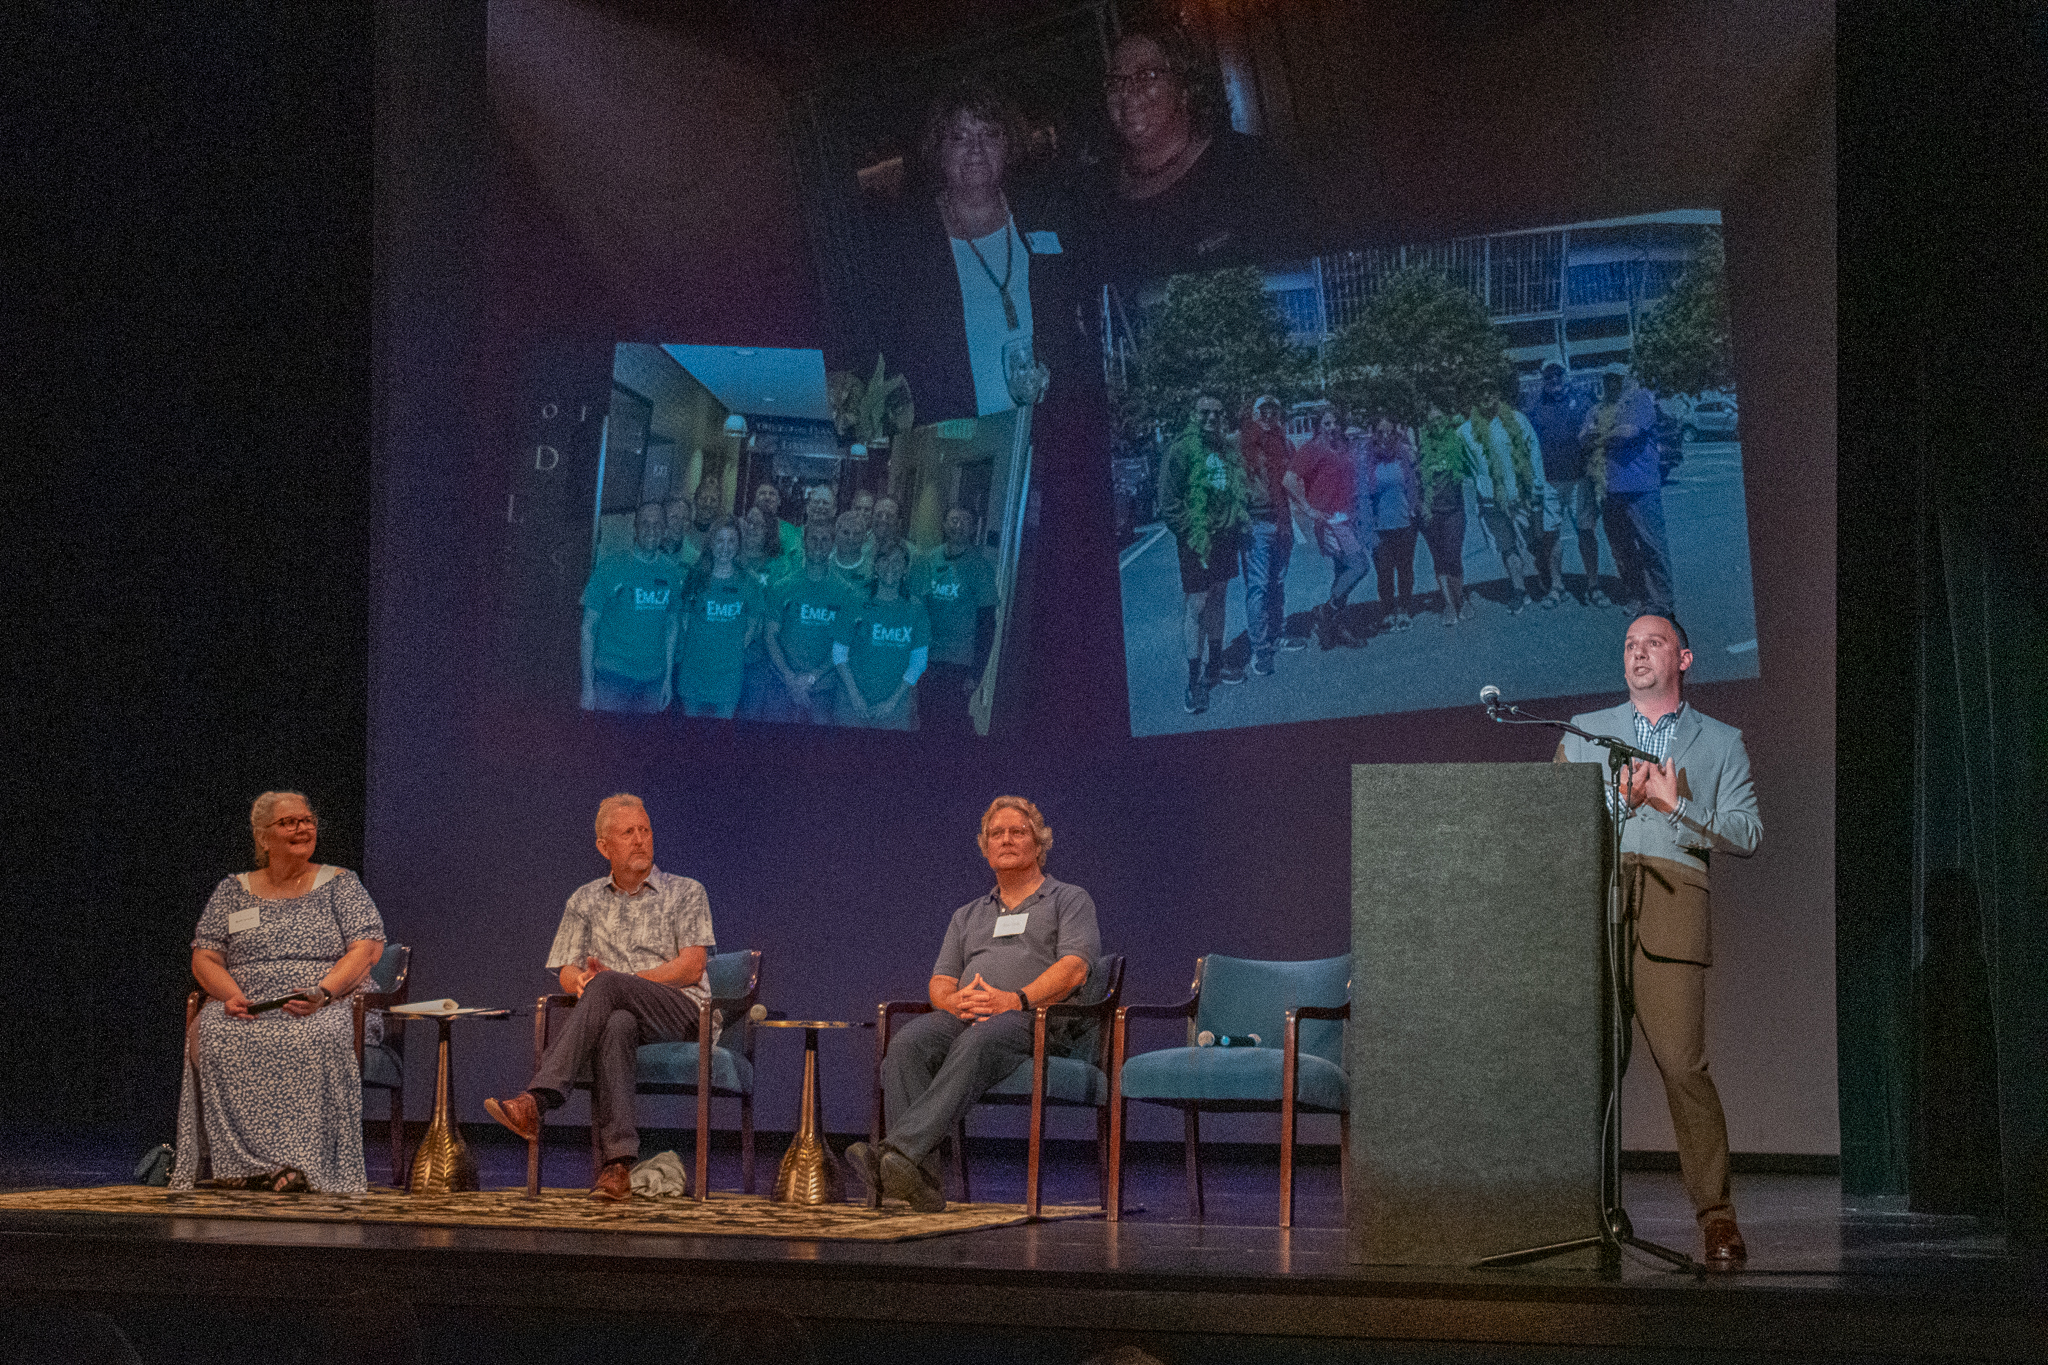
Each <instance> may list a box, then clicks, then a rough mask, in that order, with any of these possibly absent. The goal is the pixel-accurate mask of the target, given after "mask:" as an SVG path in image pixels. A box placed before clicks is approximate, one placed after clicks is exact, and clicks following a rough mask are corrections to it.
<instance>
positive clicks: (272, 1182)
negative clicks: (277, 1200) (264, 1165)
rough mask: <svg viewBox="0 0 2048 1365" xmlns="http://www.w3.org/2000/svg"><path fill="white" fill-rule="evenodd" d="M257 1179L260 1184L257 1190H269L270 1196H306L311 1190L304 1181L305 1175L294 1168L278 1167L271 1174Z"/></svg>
mask: <svg viewBox="0 0 2048 1365" xmlns="http://www.w3.org/2000/svg"><path fill="white" fill-rule="evenodd" d="M258 1179H259V1181H260V1184H258V1186H257V1188H259V1189H265V1190H269V1191H270V1192H271V1193H272V1194H306V1193H308V1192H309V1191H311V1190H312V1188H313V1186H312V1184H311V1183H310V1182H309V1181H308V1180H307V1179H306V1173H305V1172H304V1171H302V1170H300V1169H299V1168H298V1167H296V1166H280V1167H279V1168H278V1169H277V1170H276V1171H275V1172H273V1173H272V1174H270V1175H267V1176H260V1177H258Z"/></svg>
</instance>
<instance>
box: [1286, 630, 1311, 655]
mask: <svg viewBox="0 0 2048 1365" xmlns="http://www.w3.org/2000/svg"><path fill="white" fill-rule="evenodd" d="M1280 648H1282V649H1284V650H1286V651H1287V652H1288V653H1289V654H1292V653H1294V652H1295V651H1296V650H1298V649H1307V648H1308V637H1307V636H1304V635H1283V636H1281V637H1280Z"/></svg>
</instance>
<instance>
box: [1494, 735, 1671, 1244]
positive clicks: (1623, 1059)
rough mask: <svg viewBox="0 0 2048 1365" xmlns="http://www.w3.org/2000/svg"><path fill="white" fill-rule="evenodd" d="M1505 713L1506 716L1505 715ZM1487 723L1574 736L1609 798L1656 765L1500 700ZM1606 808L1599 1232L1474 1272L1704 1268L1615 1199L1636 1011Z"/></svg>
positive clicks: (1614, 839)
mask: <svg viewBox="0 0 2048 1365" xmlns="http://www.w3.org/2000/svg"><path fill="white" fill-rule="evenodd" d="M1503 713H1505V714H1503ZM1486 714H1487V717H1488V719H1490V720H1492V721H1494V722H1495V723H1496V724H1499V725H1545V726H1548V727H1550V728H1551V729H1553V730H1561V731H1563V732H1564V733H1566V734H1568V735H1577V736H1578V737H1579V738H1580V739H1583V740H1585V741H1586V742H1587V743H1589V744H1595V745H1598V746H1599V747H1601V748H1603V749H1605V750H1606V751H1607V769H1608V775H1609V778H1610V784H1609V788H1610V791H1611V790H1614V789H1618V788H1620V787H1621V786H1622V785H1623V780H1624V776H1625V774H1626V773H1627V772H1628V765H1629V763H1630V762H1631V761H1632V760H1633V761H1640V762H1644V763H1655V762H1657V759H1655V758H1654V757H1652V756H1651V755H1649V754H1647V753H1644V752H1643V751H1642V750H1641V749H1638V748H1636V747H1635V746H1634V745H1633V744H1628V743H1624V742H1623V741H1621V740H1618V739H1610V738H1609V737H1607V736H1606V735H1593V734H1588V733H1586V732H1585V731H1584V730H1581V729H1580V728H1579V727H1578V726H1576V725H1573V724H1572V723H1571V722H1570V721H1563V720H1551V719H1549V718H1547V717H1544V716H1532V715H1530V714H1529V713H1528V712H1526V711H1523V710H1522V709H1521V708H1519V707H1516V706H1503V705H1501V704H1500V702H1499V701H1498V700H1489V701H1488V702H1487V703H1486ZM1608 800H1609V803H1610V804H1609V807H1608V820H1607V828H1608V840H1607V923H1606V930H1607V935H1606V940H1605V945H1606V952H1605V957H1606V961H1605V962H1604V963H1603V964H1602V967H1603V968H1604V973H1605V977H1606V981H1607V994H1606V999H1605V1000H1603V1001H1602V1004H1603V1005H1604V1006H1605V1010H1604V1011H1603V1012H1604V1014H1605V1021H1604V1022H1605V1023H1606V1025H1607V1051H1606V1055H1605V1057H1604V1058H1603V1059H1602V1061H1603V1065H1602V1068H1601V1070H1602V1075H1601V1084H1602V1088H1603V1089H1604V1090H1605V1091H1606V1092H1607V1093H1606V1104H1605V1107H1604V1111H1603V1112H1604V1118H1603V1119H1602V1122H1601V1125H1600V1231H1599V1232H1597V1233H1595V1234H1593V1235H1591V1236H1588V1237H1575V1238H1573V1239H1572V1240H1570V1241H1568V1242H1553V1243H1550V1244H1549V1245H1546V1246H1536V1247H1523V1248H1521V1249H1520V1250H1518V1251H1504V1252H1501V1253H1500V1254H1498V1255H1494V1256H1488V1257H1486V1258H1485V1259H1483V1260H1480V1261H1477V1262H1474V1264H1473V1268H1474V1269H1476V1270H1477V1269H1485V1270H1492V1269H1499V1268H1502V1267H1505V1266H1515V1265H1527V1264H1529V1263H1530V1262H1532V1261H1543V1260H1548V1259H1549V1258H1550V1257H1552V1256H1562V1255H1565V1254H1566V1253H1568V1252H1573V1251H1584V1250H1586V1249H1588V1248H1592V1247H1597V1248H1598V1249H1599V1252H1600V1269H1601V1270H1602V1271H1603V1272H1605V1273H1607V1274H1618V1273H1619V1272H1620V1270H1621V1249H1622V1248H1623V1247H1625V1246H1630V1247H1634V1248H1635V1249H1636V1250H1638V1251H1641V1252H1645V1253H1647V1254H1649V1255H1651V1256H1655V1257H1657V1258H1658V1259H1660V1260H1663V1261H1668V1262H1669V1263H1670V1264H1671V1265H1672V1266H1673V1267H1674V1268H1676V1269H1678V1270H1689V1271H1691V1272H1692V1273H1693V1274H1695V1275H1699V1276H1705V1274H1706V1273H1707V1272H1706V1267H1704V1266H1702V1265H1700V1264H1699V1263H1698V1262H1697V1261H1695V1260H1693V1259H1692V1257H1690V1256H1687V1255H1686V1254H1685V1253H1684V1252H1682V1251H1673V1250H1672V1249H1671V1248H1670V1247H1667V1246H1663V1245H1660V1244H1659V1243H1656V1242H1652V1241H1650V1240H1649V1239H1648V1238H1644V1237H1638V1236H1636V1232H1635V1227H1634V1225H1633V1224H1631V1223H1630V1222H1629V1218H1628V1210H1627V1209H1626V1208H1625V1207H1623V1205H1622V1198H1621V1078H1622V1074H1623V1073H1624V1072H1626V1071H1627V1070H1628V1059H1629V1050H1630V1046H1631V1044H1632V1043H1633V1042H1634V1037H1633V1034H1632V1033H1631V1028H1632V1026H1633V1025H1634V1023H1635V1011H1634V1006H1633V1004H1632V1001H1631V996H1630V994H1629V990H1628V988H1627V987H1626V986H1625V985H1624V984H1623V981H1624V976H1625V974H1626V973H1627V971H1628V969H1629V942H1628V924H1627V921H1626V919H1625V918H1624V916H1623V897H1622V887H1621V827H1622V822H1621V820H1620V819H1619V818H1617V817H1616V814H1615V811H1614V807H1613V805H1612V798H1611V797H1609V798H1608Z"/></svg>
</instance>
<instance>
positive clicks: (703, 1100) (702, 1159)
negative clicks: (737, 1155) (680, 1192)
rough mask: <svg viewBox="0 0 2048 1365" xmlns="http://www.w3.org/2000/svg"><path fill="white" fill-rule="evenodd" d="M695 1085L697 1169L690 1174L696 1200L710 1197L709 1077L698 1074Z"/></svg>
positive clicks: (701, 1200)
mask: <svg viewBox="0 0 2048 1365" xmlns="http://www.w3.org/2000/svg"><path fill="white" fill-rule="evenodd" d="M699 1079H700V1083H699V1085H698V1086H697V1169H696V1171H695V1173H694V1174H693V1175H692V1177H691V1178H692V1180H693V1181H694V1182H695V1185H696V1190H697V1202H698V1203H700V1204H701V1203H703V1202H705V1201H706V1200H708V1199H710V1198H711V1086H710V1084H709V1077H702V1076H700V1078H699Z"/></svg>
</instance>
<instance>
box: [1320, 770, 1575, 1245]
mask: <svg viewBox="0 0 2048 1365" xmlns="http://www.w3.org/2000/svg"><path fill="white" fill-rule="evenodd" d="M1601 779H1602V773H1601V770H1600V769H1599V768H1598V767H1595V766H1593V765H1591V764H1570V765H1565V764H1550V763H1514V764H1506V763H1469V764H1466V763H1457V764H1452V763H1445V764H1415V765H1406V764H1360V765H1358V766H1355V767H1353V768H1352V770H1351V821H1352V825H1351V868H1352V871H1351V877H1352V880H1351V955H1352V969H1351V999H1352V1006H1351V1009H1352V1014H1351V1026H1350V1028H1349V1029H1348V1030H1346V1036H1347V1041H1346V1049H1347V1056H1346V1060H1347V1062H1348V1064H1349V1069H1350V1073H1351V1153H1352V1155H1351V1163H1352V1164H1351V1172H1350V1175H1351V1179H1350V1191H1349V1198H1348V1205H1347V1208H1346V1210H1345V1213H1346V1222H1347V1224H1348V1226H1349V1228H1350V1255H1351V1259H1352V1260H1353V1261H1357V1262H1364V1263H1369V1264H1375V1265H1470V1264H1472V1263H1473V1262H1474V1261H1477V1260H1479V1259H1480V1258H1481V1257H1484V1256H1489V1255H1494V1254H1496V1253H1500V1252H1505V1251H1514V1250H1517V1249H1519V1248H1523V1247H1530V1246H1539V1245H1547V1244H1550V1243H1555V1242H1562V1241H1568V1240H1570V1239H1573V1238H1577V1237H1587V1236H1594V1235H1597V1234H1598V1233H1599V1232H1600V1230H1601V1221H1602V1219H1601V1208H1600V1152H1599V1143H1600V1132H1601V1119H1602V1114H1601V1106H1602V1097H1603V1091H1602V1083H1601V1082H1602V1076H1601V1068H1602V1043H1603V1038H1604V1033H1603V1017H1604V1015H1603V1012H1604V1010H1605V1004H1604V995H1603V991H1602V984H1601V979H1600V973H1601V941H1602V935H1603V932H1604V930H1603V924H1604V920H1605V913H1606V912H1605V905H1606V883H1605V879H1604V875H1603V873H1604V868H1603V852H1602V838H1603V823H1602V821H1603V817H1602V814H1601V809H1600V802H1601ZM1597 1263H1598V1253H1597V1252H1596V1251H1593V1250H1588V1251H1584V1252H1578V1253H1574V1254H1573V1255H1572V1256H1571V1257H1570V1258H1559V1259H1557V1260H1555V1261H1552V1262H1550V1263H1549V1264H1550V1265H1551V1266H1552V1267H1553V1268H1562V1267H1568V1266H1583V1267H1585V1268H1589V1269H1590V1268H1592V1267H1594V1266H1595V1265H1596V1264H1597Z"/></svg>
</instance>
